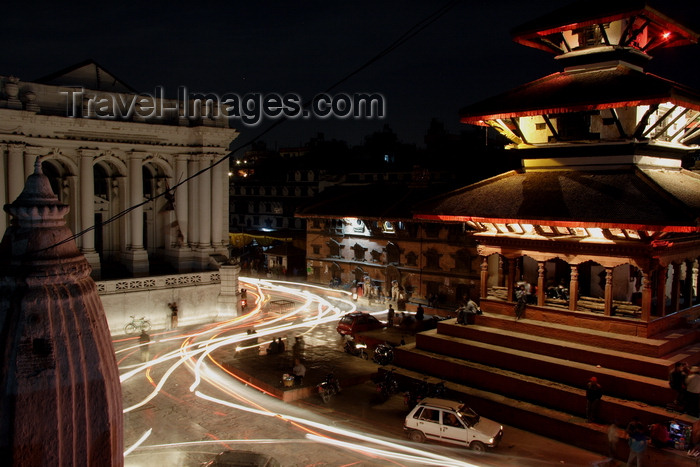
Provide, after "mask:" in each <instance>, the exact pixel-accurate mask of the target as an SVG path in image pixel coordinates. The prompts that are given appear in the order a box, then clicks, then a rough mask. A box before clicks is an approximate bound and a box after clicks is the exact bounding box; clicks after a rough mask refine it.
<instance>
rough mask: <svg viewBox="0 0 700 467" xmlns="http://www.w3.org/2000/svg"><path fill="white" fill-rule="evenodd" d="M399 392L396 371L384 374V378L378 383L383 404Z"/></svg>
mask: <svg viewBox="0 0 700 467" xmlns="http://www.w3.org/2000/svg"><path fill="white" fill-rule="evenodd" d="M398 392H399V382H398V381H397V380H396V376H395V375H394V369H393V368H392V369H391V370H389V371H385V372H384V377H383V378H382V379H380V381H379V383H377V394H378V395H379V398H380V400H381V401H382V402H384V401H386V400H388V399H389V397H391V395H392V394H396V393H398Z"/></svg>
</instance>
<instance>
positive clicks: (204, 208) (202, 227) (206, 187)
mask: <svg viewBox="0 0 700 467" xmlns="http://www.w3.org/2000/svg"><path fill="white" fill-rule="evenodd" d="M210 165H211V156H209V155H206V154H203V155H201V156H200V159H199V171H200V174H199V177H198V178H199V206H198V211H199V243H198V244H197V247H198V248H199V249H208V248H211V170H207V169H209V166H210Z"/></svg>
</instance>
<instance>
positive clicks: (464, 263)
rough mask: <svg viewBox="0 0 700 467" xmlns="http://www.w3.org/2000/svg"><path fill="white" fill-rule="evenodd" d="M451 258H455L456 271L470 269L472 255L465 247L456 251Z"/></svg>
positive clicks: (469, 270)
mask: <svg viewBox="0 0 700 467" xmlns="http://www.w3.org/2000/svg"><path fill="white" fill-rule="evenodd" d="M453 258H454V260H455V270H456V271H468V272H471V270H472V256H471V255H470V254H469V251H468V250H466V249H461V250H459V251H457V252H456V253H455V254H454V255H453Z"/></svg>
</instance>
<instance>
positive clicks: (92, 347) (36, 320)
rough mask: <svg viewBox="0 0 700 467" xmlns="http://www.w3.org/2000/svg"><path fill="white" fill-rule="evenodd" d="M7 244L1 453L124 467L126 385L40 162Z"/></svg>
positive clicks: (40, 462) (14, 460)
mask: <svg viewBox="0 0 700 467" xmlns="http://www.w3.org/2000/svg"><path fill="white" fill-rule="evenodd" d="M5 210H6V211H7V212H9V213H10V215H11V216H12V221H11V225H10V227H9V228H8V229H7V231H6V232H5V235H4V237H3V239H2V243H0V256H1V257H2V258H3V261H2V264H1V265H0V348H1V349H2V352H3V355H2V359H0V361H1V362H2V371H1V372H0V378H1V379H2V395H1V396H2V399H1V403H0V450H1V452H2V458H3V460H4V461H5V462H8V463H9V465H22V466H47V465H52V466H78V465H80V466H95V467H102V466H122V465H123V464H124V457H123V431H122V401H121V386H120V381H119V373H118V368H117V362H116V358H115V355H114V350H113V348H112V343H111V339H110V334H109V329H108V327H107V320H106V318H105V314H104V310H103V308H102V303H101V301H100V299H99V296H98V295H97V288H96V285H95V282H94V281H93V280H92V279H91V278H90V271H91V269H90V266H89V264H88V262H87V260H86V259H85V257H84V256H83V255H82V253H80V251H79V250H78V248H77V246H76V243H75V241H74V240H73V239H72V238H71V235H72V233H71V231H70V229H69V228H68V227H67V226H66V223H65V220H64V216H65V215H66V214H67V213H68V206H66V205H63V204H61V203H60V202H59V201H58V198H57V197H56V196H55V195H54V193H53V191H52V189H51V185H50V183H49V180H48V178H47V177H46V176H44V174H43V173H42V171H41V165H40V163H39V160H38V159H37V162H36V164H35V170H34V173H33V174H32V175H30V176H29V178H28V179H27V182H26V185H25V187H24V191H22V193H21V194H20V195H19V197H18V198H17V199H16V200H15V201H14V202H13V203H12V204H9V205H5Z"/></svg>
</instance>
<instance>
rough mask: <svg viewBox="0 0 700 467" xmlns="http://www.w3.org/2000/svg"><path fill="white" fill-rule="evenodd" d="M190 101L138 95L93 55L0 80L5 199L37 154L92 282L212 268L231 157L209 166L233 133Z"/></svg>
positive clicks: (223, 233)
mask: <svg viewBox="0 0 700 467" xmlns="http://www.w3.org/2000/svg"><path fill="white" fill-rule="evenodd" d="M156 91H157V90H156ZM154 94H156V93H154ZM200 104H201V102H200ZM196 105H197V103H196V102H195V101H193V100H190V99H189V96H187V97H185V96H178V98H177V99H166V98H164V97H163V96H160V95H154V96H147V95H144V94H139V93H138V92H136V91H135V90H134V89H132V88H131V87H130V86H128V85H126V84H125V83H124V82H122V81H121V80H120V79H118V78H117V77H116V76H115V75H113V74H111V73H110V72H108V71H106V70H105V69H104V68H103V67H101V66H99V65H98V64H97V63H95V62H93V61H87V62H83V63H80V64H78V65H75V66H72V67H70V68H67V69H65V70H61V71H59V72H57V73H54V74H52V75H49V76H46V77H44V78H41V79H38V80H35V81H32V82H29V81H22V80H20V79H18V78H15V77H12V76H0V158H1V160H2V163H1V164H0V184H1V189H0V204H6V203H10V202H12V201H13V200H14V199H15V198H16V197H17V196H18V195H19V193H20V191H21V189H22V187H23V186H24V181H25V179H26V178H27V176H28V175H29V174H30V173H32V170H33V164H34V160H35V159H36V158H37V157H39V158H40V159H41V161H42V168H43V171H44V173H45V174H46V175H47V177H49V179H50V180H51V185H52V187H53V189H54V191H55V192H56V194H57V195H58V197H59V199H60V201H61V202H62V203H65V204H67V205H69V206H70V212H69V214H68V215H67V219H66V220H67V224H68V226H69V227H70V229H71V230H72V231H73V232H76V233H77V232H83V233H82V234H81V236H80V237H78V238H77V240H76V241H77V243H78V246H79V248H80V250H81V252H82V253H83V254H84V255H85V257H86V258H87V259H88V261H89V263H90V265H91V266H92V268H93V276H94V277H112V276H114V275H115V274H122V272H117V271H121V270H122V269H123V274H130V275H133V276H144V275H148V274H149V273H157V272H158V271H160V270H161V269H165V270H170V271H176V272H187V271H193V270H204V269H210V268H212V267H213V266H214V265H215V264H216V261H215V258H220V257H221V256H222V255H226V254H227V245H228V235H227V234H228V215H229V212H228V187H227V178H228V177H227V172H228V164H227V162H226V161H224V162H222V163H220V164H218V165H215V166H214V167H212V165H214V164H215V163H217V162H218V161H220V160H221V159H222V158H223V157H225V156H226V155H227V153H228V147H229V144H230V143H231V141H232V140H233V139H235V138H236V136H237V135H238V133H237V131H236V130H234V129H231V128H228V125H227V120H226V119H222V118H210V117H208V116H207V115H204V116H201V115H199V116H198V115H197V113H196V109H195V106H196ZM210 168H211V169H210ZM207 169H210V170H207ZM198 172H201V175H200V176H198V177H196V178H194V179H193V180H191V181H188V182H187V183H185V184H183V185H181V186H179V187H178V188H177V189H176V190H174V193H173V192H170V191H169V190H170V188H172V187H173V186H175V185H176V184H178V183H179V182H181V181H183V180H185V179H187V178H188V177H191V176H193V175H194V174H196V173H198ZM164 193H169V194H168V195H167V196H162V195H163V194H164ZM132 207H133V208H132ZM127 210H128V211H127ZM7 223H8V216H7V214H2V215H0V230H2V231H4V230H5V228H6V227H7Z"/></svg>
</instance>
